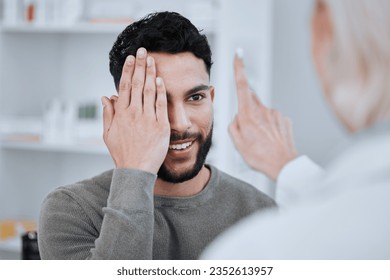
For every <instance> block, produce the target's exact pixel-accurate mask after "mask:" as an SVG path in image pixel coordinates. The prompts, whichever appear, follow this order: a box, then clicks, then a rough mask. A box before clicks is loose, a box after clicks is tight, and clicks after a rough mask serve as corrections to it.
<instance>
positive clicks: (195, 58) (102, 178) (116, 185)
mask: <svg viewBox="0 0 390 280" xmlns="http://www.w3.org/2000/svg"><path fill="white" fill-rule="evenodd" d="M211 64H212V63H211V51H210V47H209V45H208V42H207V39H206V37H205V36H204V35H201V34H200V33H199V31H198V30H197V29H196V28H195V26H193V25H192V24H191V22H190V21H189V20H187V19H186V18H184V17H182V16H181V15H179V14H177V13H170V12H162V13H155V14H151V15H148V16H147V17H145V18H144V19H141V20H140V21H137V22H134V23H133V24H131V25H129V26H128V27H127V28H126V29H125V30H124V31H123V32H122V33H121V34H120V35H119V36H118V39H117V41H116V42H115V43H114V46H113V48H112V50H111V52H110V71H111V74H112V75H113V77H114V82H115V86H116V88H117V91H118V96H112V97H111V98H107V97H103V98H102V103H103V106H104V109H103V112H104V114H103V127H104V141H105V143H106V145H107V148H108V150H109V152H110V154H111V157H112V159H113V161H114V163H115V167H116V168H115V169H114V170H111V171H107V172H105V173H103V174H101V175H98V176H96V177H94V178H92V179H88V180H85V181H82V182H79V183H76V184H73V185H69V186H65V187H61V188H58V189H57V190H55V191H54V192H52V193H51V194H49V195H48V197H47V198H46V199H45V201H44V203H43V207H42V211H41V218H40V223H39V249H40V253H41V257H42V258H44V259H195V258H197V257H198V256H199V254H200V253H201V251H202V250H203V249H204V248H205V246H206V245H207V244H208V243H209V242H210V241H211V240H212V239H214V238H215V237H216V236H217V235H218V234H219V233H221V232H222V231H223V230H224V229H226V228H227V227H229V226H230V225H232V224H234V223H235V222H237V221H238V220H239V219H241V218H243V217H245V216H247V215H249V214H250V213H252V212H254V211H255V210H258V209H262V208H267V207H272V206H274V202H273V200H272V199H270V198H269V197H267V196H266V195H265V194H263V193H261V192H260V191H258V190H256V189H255V188H254V187H252V186H250V185H248V184H246V183H244V182H242V181H239V180H237V179H235V178H232V177H230V176H229V175H227V174H225V173H223V172H221V171H219V170H218V169H216V168H215V167H213V166H210V165H205V159H206V155H207V153H208V151H209V148H210V146H211V139H212V127H213V98H214V88H213V87H212V86H211V85H210V68H211Z"/></svg>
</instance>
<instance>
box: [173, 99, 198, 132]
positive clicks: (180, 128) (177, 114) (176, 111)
mask: <svg viewBox="0 0 390 280" xmlns="http://www.w3.org/2000/svg"><path fill="white" fill-rule="evenodd" d="M168 118H169V123H170V126H171V130H174V131H176V132H184V131H186V130H188V129H189V128H190V127H191V125H192V124H191V120H190V118H189V116H188V114H187V111H186V110H185V108H184V106H180V105H171V106H168Z"/></svg>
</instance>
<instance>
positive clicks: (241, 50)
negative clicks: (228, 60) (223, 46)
mask: <svg viewBox="0 0 390 280" xmlns="http://www.w3.org/2000/svg"><path fill="white" fill-rule="evenodd" d="M236 55H237V56H238V57H239V58H241V59H242V58H243V57H244V50H243V49H242V48H237V49H236Z"/></svg>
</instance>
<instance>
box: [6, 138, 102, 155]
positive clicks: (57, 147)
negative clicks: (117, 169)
mask: <svg viewBox="0 0 390 280" xmlns="http://www.w3.org/2000/svg"><path fill="white" fill-rule="evenodd" d="M0 147H1V148H2V149H5V150H24V151H41V152H59V153H79V154H92V155H109V153H108V150H107V148H106V146H105V145H104V143H103V141H102V140H101V141H99V140H98V139H96V140H91V141H82V142H81V141H80V142H73V143H43V142H34V141H7V140H3V141H1V142H0Z"/></svg>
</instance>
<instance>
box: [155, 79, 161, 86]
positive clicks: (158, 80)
mask: <svg viewBox="0 0 390 280" xmlns="http://www.w3.org/2000/svg"><path fill="white" fill-rule="evenodd" d="M156 84H157V85H158V86H161V85H162V79H161V78H160V77H157V78H156Z"/></svg>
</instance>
